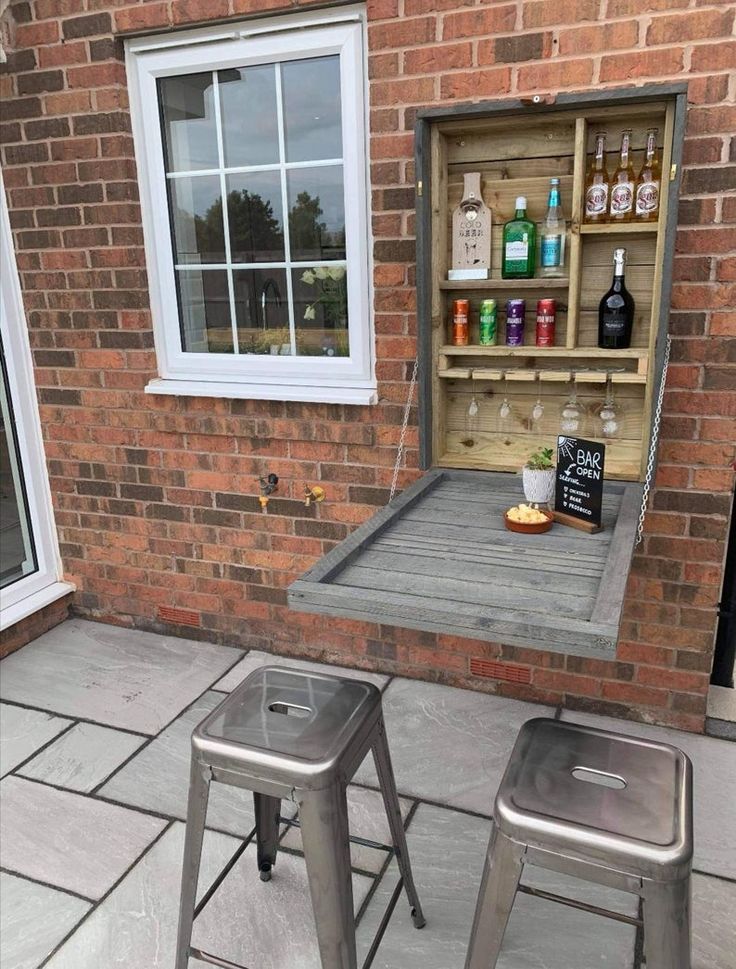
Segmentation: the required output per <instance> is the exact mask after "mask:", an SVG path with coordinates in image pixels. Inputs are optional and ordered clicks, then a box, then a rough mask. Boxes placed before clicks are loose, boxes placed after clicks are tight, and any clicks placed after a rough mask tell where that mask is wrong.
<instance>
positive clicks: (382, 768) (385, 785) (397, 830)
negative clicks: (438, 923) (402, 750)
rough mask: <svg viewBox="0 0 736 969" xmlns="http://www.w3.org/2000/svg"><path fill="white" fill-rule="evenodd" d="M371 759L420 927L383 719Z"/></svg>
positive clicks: (414, 917)
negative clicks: (373, 762)
mask: <svg viewBox="0 0 736 969" xmlns="http://www.w3.org/2000/svg"><path fill="white" fill-rule="evenodd" d="M372 749H373V760H374V761H375V764H376V773H377V774H378V783H379V785H380V788H381V794H382V795H383V803H384V805H385V807H386V815H387V817H388V826H389V829H390V831H391V841H392V842H393V846H394V851H395V852H396V861H397V862H398V865H399V871H400V872H401V875H402V877H403V879H404V888H405V889H406V895H407V898H408V899H409V905H411V917H412V921H413V922H414V925H415V927H416V928H418V929H421V928H424V926H425V924H426V921H425V918H424V914H423V912H422V906H421V903H420V901H419V895H418V894H417V889H416V886H415V884H414V876H413V875H412V871H411V863H410V861H409V849H408V848H407V845H406V832H405V831H404V823H403V821H402V819H401V807H400V806H399V796H398V793H397V791H396V780H395V778H394V771H393V767H392V766H391V754H390V752H389V748H388V740H387V739H386V727H385V725H384V722H383V718H381V720H379V722H378V727H377V731H376V739H375V741H374V742H373V748H372Z"/></svg>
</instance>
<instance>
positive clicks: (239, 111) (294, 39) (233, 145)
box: [127, 8, 376, 403]
mask: <svg viewBox="0 0 736 969" xmlns="http://www.w3.org/2000/svg"><path fill="white" fill-rule="evenodd" d="M127 53H128V73H129V78H130V84H131V95H132V113H133V130H134V137H135V143H136V156H137V158H138V164H139V177H140V181H141V204H142V208H143V221H144V231H145V238H146V253H147V263H148V271H149V286H150V293H151V308H152V312H153V316H154V329H155V337H156V352H157V357H158V362H159V373H160V378H159V379H158V380H155V381H153V382H152V383H151V384H149V386H148V388H147V390H148V391H149V392H153V393H179V394H196V395H208V396H232V397H256V398H267V399H285V400H314V401H335V402H346V403H371V402H372V401H373V400H374V399H375V387H376V384H375V379H374V376H373V360H372V347H373V340H372V326H371V313H370V298H369V296H370V291H369V278H370V277H369V266H368V259H369V247H368V218H367V191H366V178H367V172H366V148H365V145H366V136H365V120H364V100H365V80H364V79H365V71H364V54H363V20H362V16H361V14H360V13H357V12H355V11H353V10H349V11H348V12H347V13H346V12H345V8H343V9H342V10H341V11H340V14H339V17H338V16H337V15H336V16H335V19H334V20H333V19H330V18H325V17H324V15H323V16H322V18H321V19H319V20H317V19H315V18H314V17H313V19H312V20H311V21H310V19H309V18H306V17H304V16H302V17H289V18H288V19H284V18H278V19H273V20H271V21H260V22H258V23H257V24H255V25H254V24H253V23H248V24H244V25H240V26H238V27H233V28H232V29H226V30H225V31H223V28H222V27H220V28H219V29H216V28H210V29H207V30H200V31H188V32H186V33H184V34H178V33H177V34H167V35H165V36H164V37H161V38H151V37H144V38H140V39H136V40H132V41H129V42H128V46H127Z"/></svg>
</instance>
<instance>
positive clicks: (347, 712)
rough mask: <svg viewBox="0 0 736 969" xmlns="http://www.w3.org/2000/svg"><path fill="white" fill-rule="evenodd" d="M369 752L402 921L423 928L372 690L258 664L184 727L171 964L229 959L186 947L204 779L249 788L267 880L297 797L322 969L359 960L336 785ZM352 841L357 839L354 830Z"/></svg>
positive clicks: (343, 813)
mask: <svg viewBox="0 0 736 969" xmlns="http://www.w3.org/2000/svg"><path fill="white" fill-rule="evenodd" d="M369 750H372V751H373V757H374V760H375V764H376V770H377V772H378V779H379V783H380V787H381V793H382V794H383V801H384V804H385V806H386V813H387V815H388V822H389V828H390V831H391V839H392V841H393V847H394V851H395V853H396V860H397V862H398V864H399V869H400V872H401V876H402V879H403V884H404V887H405V888H406V894H407V896H408V898H409V903H410V905H411V906H412V918H413V920H414V924H415V925H416V927H417V928H421V927H422V926H423V925H424V916H423V915H422V909H421V906H420V904H419V898H418V896H417V892H416V888H415V887H414V880H413V878H412V873H411V867H410V865H409V854H408V851H407V847H406V837H405V834H404V826H403V823H402V820H401V811H400V808H399V800H398V796H397V794H396V784H395V782H394V775H393V769H392V767H391V758H390V756H389V750H388V744H387V742H386V733H385V728H384V723H383V715H382V711H381V694H380V691H379V690H378V689H376V687H375V686H373V685H372V684H370V683H364V682H362V681H360V680H352V679H340V678H338V677H336V676H326V675H321V674H317V673H304V672H301V671H299V670H292V669H285V668H283V667H275V666H264V667H261V669H258V670H255V671H254V672H253V673H251V674H250V676H248V677H247V678H246V679H245V680H244V681H243V683H241V685H240V686H239V687H238V688H237V689H236V690H235V691H234V692H233V693H231V694H230V696H229V697H228V698H227V699H226V700H224V701H223V702H222V703H221V704H220V705H219V706H218V707H217V708H216V709H215V710H213V711H212V713H210V714H209V716H208V717H207V718H206V719H205V720H203V721H202V723H201V724H200V725H199V726H198V727H197V728H196V730H195V731H194V733H193V734H192V762H191V778H190V785H189V805H188V809H187V827H186V837H185V842H184V867H183V871H182V887H181V903H180V908H179V934H178V940H177V953H176V969H187V965H188V959H189V956H190V954H191V955H192V956H194V957H196V958H197V959H200V960H202V961H204V962H209V963H211V964H213V965H216V966H224V967H232V969H236V967H235V966H234V964H233V963H230V962H228V961H226V960H223V959H221V958H219V957H218V956H214V955H211V954H210V953H206V952H202V951H201V950H199V949H194V948H192V947H191V937H192V923H193V919H194V907H195V897H196V891H197V879H198V875H199V862H200V855H201V851H202V839H203V835H204V826H205V818H206V815H207V799H208V795H209V785H210V781H212V780H214V781H220V782H222V783H224V784H232V785H234V786H236V787H243V788H246V789H247V790H250V791H253V799H254V803H255V815H256V839H257V849H258V851H257V857H258V869H259V871H260V875H261V879H262V880H263V881H268V880H269V879H270V878H271V869H272V867H273V865H274V864H275V862H276V853H277V848H278V839H279V823H280V820H281V819H280V808H281V799H282V798H287V799H289V800H292V801H295V802H296V803H297V804H298V805H299V818H300V826H301V830H302V843H303V849H304V858H305V861H306V866H307V875H308V879H309V891H310V895H311V897H312V908H313V910H314V917H315V922H316V929H317V940H318V943H319V951H320V955H321V958H322V966H323V969H357V956H356V948H355V922H354V914H353V887H352V881H351V870H350V844H349V841H350V838H349V831H348V815H347V800H346V788H347V785H348V783H349V781H350V780H351V779H352V777H353V775H354V774H355V771H356V770H357V768H358V766H359V765H360V763H361V762H362V760H363V758H364V757H365V756H366V754H367V753H368V751H369ZM356 840H357V839H356Z"/></svg>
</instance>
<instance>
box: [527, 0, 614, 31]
mask: <svg viewBox="0 0 736 969" xmlns="http://www.w3.org/2000/svg"><path fill="white" fill-rule="evenodd" d="M598 6H599V5H598V2H597V0H568V2H567V3H564V4H561V3H559V2H558V0H526V2H525V3H524V7H523V18H524V27H525V28H527V27H549V26H551V25H553V24H561V23H572V24H577V23H581V22H582V21H584V20H596V19H597V17H598ZM508 29H510V30H511V29H513V26H512V27H510V28H508Z"/></svg>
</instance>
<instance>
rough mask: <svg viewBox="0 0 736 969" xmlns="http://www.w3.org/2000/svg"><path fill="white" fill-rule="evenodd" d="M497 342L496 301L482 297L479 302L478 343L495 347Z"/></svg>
mask: <svg viewBox="0 0 736 969" xmlns="http://www.w3.org/2000/svg"><path fill="white" fill-rule="evenodd" d="M497 342H498V329H497V326H496V301H495V299H484V300H483V302H482V303H481V304H480V345H481V346H482V347H495V346H496V343H497Z"/></svg>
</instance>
